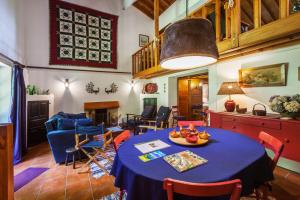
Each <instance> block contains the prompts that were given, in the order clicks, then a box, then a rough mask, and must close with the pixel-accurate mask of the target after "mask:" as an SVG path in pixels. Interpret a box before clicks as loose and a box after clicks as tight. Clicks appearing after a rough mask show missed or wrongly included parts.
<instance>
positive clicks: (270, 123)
mask: <svg viewBox="0 0 300 200" xmlns="http://www.w3.org/2000/svg"><path fill="white" fill-rule="evenodd" d="M260 126H262V127H264V128H271V129H277V130H280V129H281V123H280V122H279V121H261V122H260Z"/></svg>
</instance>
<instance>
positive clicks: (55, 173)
mask: <svg viewBox="0 0 300 200" xmlns="http://www.w3.org/2000/svg"><path fill="white" fill-rule="evenodd" d="M28 167H48V168H50V169H49V170H48V171H46V172H45V173H43V174H42V175H41V176H39V177H37V178H35V179H34V180H33V181H32V182H30V183H28V184H27V185H25V186H24V187H23V188H21V189H20V190H18V191H17V192H16V193H15V200H95V199H100V198H101V197H102V196H105V195H108V194H111V193H113V192H115V191H116V190H117V189H116V188H115V187H114V186H113V182H114V178H113V177H111V176H103V177H101V178H100V179H94V178H93V177H92V176H91V175H90V174H88V173H85V174H78V173H77V171H78V170H79V167H80V163H78V164H77V165H76V167H77V169H75V170H73V168H72V165H71V164H70V165H69V166H67V167H66V166H65V165H58V164H56V163H55V162H54V160H53V156H52V154H51V151H50V149H49V146H48V144H47V143H44V144H41V145H38V146H36V147H34V148H32V149H30V150H29V152H28V154H27V155H26V156H25V158H24V161H23V162H22V163H20V164H18V165H17V166H15V168H14V172H15V174H18V173H20V172H22V171H23V170H25V169H26V168H28ZM270 196H271V197H272V198H270V199H274V200H300V174H297V173H294V172H291V171H288V170H286V169H283V168H279V167H278V168H276V170H275V180H274V181H273V191H272V194H271V195H270ZM245 199H248V198H245Z"/></svg>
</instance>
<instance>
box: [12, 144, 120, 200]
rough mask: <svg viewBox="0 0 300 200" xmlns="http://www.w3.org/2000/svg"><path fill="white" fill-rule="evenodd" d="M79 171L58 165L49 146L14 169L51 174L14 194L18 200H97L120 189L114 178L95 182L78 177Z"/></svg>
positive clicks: (86, 176)
mask: <svg viewBox="0 0 300 200" xmlns="http://www.w3.org/2000/svg"><path fill="white" fill-rule="evenodd" d="M80 166H81V164H80V163H78V162H77V163H76V169H73V168H72V164H71V163H70V164H69V166H65V165H58V164H56V163H55V161H54V158H53V156H52V153H51V151H50V149H49V146H48V144H47V143H44V144H41V145H38V146H36V147H34V148H32V149H30V150H29V152H28V154H27V155H26V156H25V158H24V161H23V162H22V163H20V164H18V165H16V166H15V168H14V173H15V174H18V173H20V172H22V171H23V170H25V169H26V168H28V167H48V168H50V169H49V170H48V171H46V172H45V173H43V174H42V175H40V176H39V177H37V178H35V179H34V180H33V181H31V182H30V183H28V184H27V185H25V186H24V187H22V188H21V189H20V190H18V191H17V192H15V200H94V199H100V198H101V197H102V196H105V195H108V194H111V193H113V192H115V191H116V190H117V189H116V188H115V187H114V186H113V182H114V178H113V177H112V176H103V177H101V178H100V179H95V178H93V177H92V176H91V175H90V174H89V173H84V174H78V173H77V172H78V170H81V168H80Z"/></svg>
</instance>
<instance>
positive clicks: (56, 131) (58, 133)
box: [45, 112, 91, 163]
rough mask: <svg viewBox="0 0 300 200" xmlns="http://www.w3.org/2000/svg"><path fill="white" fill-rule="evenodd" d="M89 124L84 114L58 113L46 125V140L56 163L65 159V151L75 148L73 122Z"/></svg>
mask: <svg viewBox="0 0 300 200" xmlns="http://www.w3.org/2000/svg"><path fill="white" fill-rule="evenodd" d="M77 121H81V122H82V123H90V121H91V119H88V118H86V116H85V114H84V113H80V114H68V113H63V112H59V113H58V114H56V115H54V116H52V117H51V118H50V119H49V120H48V121H47V122H46V123H45V126H46V129H47V132H48V133H47V138H48V142H49V145H50V148H51V151H52V153H53V156H54V159H55V162H56V163H63V162H65V159H66V149H67V148H69V147H74V146H75V122H77Z"/></svg>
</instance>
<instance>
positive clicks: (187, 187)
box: [163, 178, 242, 200]
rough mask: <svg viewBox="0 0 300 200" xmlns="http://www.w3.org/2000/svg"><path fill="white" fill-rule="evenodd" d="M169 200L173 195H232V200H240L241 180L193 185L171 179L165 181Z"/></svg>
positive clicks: (171, 199)
mask: <svg viewBox="0 0 300 200" xmlns="http://www.w3.org/2000/svg"><path fill="white" fill-rule="evenodd" d="M163 187H164V189H165V190H167V194H168V200H173V194H174V193H178V194H183V195H187V196H194V197H219V196H224V195H230V200H239V198H240V194H241V190H242V184H241V181H240V180H239V179H235V180H231V181H225V182H217V183H191V182H185V181H178V180H174V179H170V178H166V179H165V180H164V185H163Z"/></svg>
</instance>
